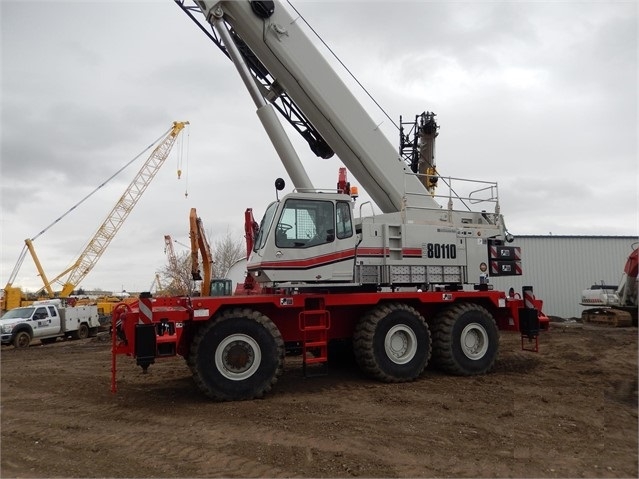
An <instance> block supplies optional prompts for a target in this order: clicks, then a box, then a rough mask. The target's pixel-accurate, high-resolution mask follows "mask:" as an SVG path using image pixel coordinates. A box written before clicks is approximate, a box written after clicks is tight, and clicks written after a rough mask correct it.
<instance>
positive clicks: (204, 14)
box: [111, 0, 548, 401]
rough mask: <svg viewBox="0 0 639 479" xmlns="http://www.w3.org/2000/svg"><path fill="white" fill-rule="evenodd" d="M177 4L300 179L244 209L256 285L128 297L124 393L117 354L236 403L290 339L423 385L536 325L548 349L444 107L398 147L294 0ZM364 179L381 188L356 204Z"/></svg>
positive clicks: (493, 196) (494, 211) (319, 364)
mask: <svg viewBox="0 0 639 479" xmlns="http://www.w3.org/2000/svg"><path fill="white" fill-rule="evenodd" d="M175 2H176V3H177V5H178V6H179V7H180V8H181V9H182V11H183V12H184V13H186V14H187V16H188V17H189V18H191V20H193V21H194V22H195V23H196V24H197V26H198V27H199V28H200V30H202V31H203V32H205V33H206V35H207V36H208V37H209V38H210V39H211V40H212V41H213V42H214V43H215V45H216V46H217V47H218V48H219V49H220V50H221V51H222V52H223V53H224V54H225V55H226V56H227V57H228V58H229V59H230V60H231V61H232V63H233V65H234V66H235V69H236V70H237V73H238V74H239V76H240V79H241V81H242V82H243V84H244V86H245V87H246V89H247V91H248V93H249V95H250V97H251V99H252V100H253V102H254V104H255V107H256V113H257V116H258V118H259V119H260V121H261V123H262V126H263V127H264V130H265V132H266V134H267V136H268V137H269V139H270V140H271V143H272V144H273V147H274V148H275V151H276V152H277V154H278V156H279V158H280V160H281V161H282V164H283V166H284V168H285V170H286V172H287V175H288V177H289V178H290V180H291V182H292V184H293V185H292V186H293V189H292V191H290V192H289V193H287V194H285V195H283V196H282V197H280V194H279V192H280V191H282V190H283V189H284V188H286V182H285V181H284V180H283V179H282V178H278V179H276V180H275V184H274V186H275V200H274V201H272V202H271V203H270V204H269V205H268V206H267V207H266V208H265V211H264V214H263V216H262V219H261V220H260V221H259V223H258V222H257V221H256V220H255V219H254V217H253V209H252V208H248V209H247V210H246V213H245V232H246V240H247V263H246V266H247V267H246V269H247V280H246V281H245V288H244V290H245V292H244V293H243V294H235V295H232V296H199V297H172V298H154V297H152V296H151V295H150V294H146V293H143V294H141V295H140V297H139V301H138V303H137V304H136V303H133V304H129V305H125V304H122V305H119V306H118V308H117V309H116V310H115V311H114V313H113V322H114V324H117V327H116V328H114V330H113V336H112V340H113V348H112V351H113V354H112V378H111V388H112V391H114V392H115V391H116V390H117V384H116V377H117V368H116V358H117V357H118V356H119V355H127V356H130V357H134V358H135V360H136V363H137V364H138V365H139V366H140V367H141V368H142V369H143V371H146V370H147V369H148V368H149V367H150V365H151V364H153V363H155V361H156V359H157V360H160V359H163V358H169V357H174V356H182V357H184V358H185V359H186V361H187V364H188V365H189V367H190V369H191V371H192V373H193V378H194V381H195V383H196V385H197V386H198V387H199V389H200V390H201V391H202V393H203V394H204V395H206V396H207V397H209V398H211V399H213V400H221V401H225V400H243V399H252V398H258V397H262V396H264V395H265V394H266V393H267V392H269V391H270V390H271V389H272V387H273V386H274V385H275V383H276V382H277V379H278V377H279V376H280V375H281V374H282V370H283V365H284V358H285V355H286V351H290V350H297V349H301V351H302V354H301V356H302V364H303V368H304V373H305V374H307V375H313V374H315V373H318V372H327V369H328V360H329V350H332V347H329V346H335V345H338V344H347V345H348V344H350V345H351V346H352V351H353V353H354V356H355V359H356V361H357V363H358V365H359V366H360V368H361V369H362V371H363V372H364V374H366V375H368V376H369V377H371V378H374V379H377V380H380V381H385V382H406V381H412V380H415V379H417V378H418V377H420V375H421V374H422V373H423V371H424V369H425V368H426V366H427V365H428V364H431V363H433V364H436V365H437V366H438V367H440V368H441V369H443V370H444V371H446V372H448V373H451V374H455V375H475V374H483V373H486V372H488V371H490V370H492V369H493V367H494V364H495V360H496V358H497V353H498V348H499V330H510V331H518V332H520V333H521V338H522V349H530V350H533V351H537V350H538V342H537V341H538V335H539V332H540V330H543V329H544V328H546V327H547V325H548V318H547V317H545V315H543V313H542V306H543V302H542V301H541V300H540V299H538V298H536V297H535V296H534V294H533V292H532V287H531V286H525V287H524V288H523V289H522V294H521V295H519V294H517V293H515V294H506V293H505V292H504V291H499V290H496V289H494V288H493V287H492V284H490V278H491V277H496V276H511V275H521V274H522V265H521V250H520V248H519V247H517V246H514V245H512V244H511V243H512V241H513V239H514V238H513V237H512V235H511V234H510V233H509V232H508V230H507V228H506V225H505V222H504V218H503V216H502V215H501V213H500V205H499V197H498V188H497V184H496V183H494V182H487V181H478V180H468V179H463V178H453V177H444V176H442V175H441V174H440V172H439V171H438V169H437V166H436V164H435V158H434V141H435V137H436V136H437V129H438V125H437V123H436V121H435V115H434V113H432V112H424V113H422V114H419V115H416V116H415V120H414V121H413V122H407V123H404V122H402V121H401V120H400V123H401V127H399V128H398V129H399V133H400V147H399V149H397V148H395V147H394V146H393V145H392V144H391V143H390V141H389V140H388V139H387V137H386V136H385V135H384V134H383V132H382V131H380V129H379V128H378V124H377V123H376V122H375V121H373V119H372V118H371V117H370V116H369V114H368V113H367V111H366V110H365V109H364V108H363V106H362V105H361V104H360V103H359V101H358V100H357V99H356V97H355V95H354V94H353V93H352V92H351V91H350V90H349V88H348V87H347V86H346V85H345V83H344V82H343V80H342V79H341V77H340V76H339V75H338V73H337V72H336V71H335V70H334V69H333V68H332V67H331V65H330V64H329V62H328V61H327V60H326V58H324V56H323V54H322V53H321V52H320V51H319V49H318V48H317V47H316V44H315V43H314V42H313V41H312V39H311V37H310V33H308V32H309V30H310V31H312V29H309V28H308V26H307V25H306V24H305V23H304V19H303V17H301V15H299V13H298V12H297V11H294V13H291V12H290V11H289V8H292V7H291V6H290V5H284V4H282V3H280V2H273V1H214V0H196V1H195V2H193V5H191V4H188V5H187V3H186V1H183V0H175ZM277 111H279V112H280V114H282V115H283V117H284V119H285V120H287V121H288V122H289V123H291V125H292V126H293V128H294V129H295V130H297V131H298V133H300V134H301V135H302V137H303V138H304V139H306V141H307V142H308V143H309V146H310V149H311V151H312V152H313V153H314V154H315V155H316V156H319V157H321V158H329V157H331V156H332V155H337V156H338V157H339V159H340V160H341V162H342V163H343V165H344V167H343V168H340V169H339V172H338V176H337V182H336V187H335V188H334V189H320V188H317V187H315V186H314V184H313V182H312V178H310V177H309V176H308V174H307V172H306V170H305V168H304V166H303V164H302V161H301V159H300V157H299V156H298V154H297V151H296V150H295V148H294V147H293V145H292V143H291V141H290V139H289V138H288V136H287V134H286V132H285V131H284V129H283V127H282V125H281V123H280V122H279V120H278V118H277ZM406 125H409V128H408V131H406V130H405V129H404V126H406ZM348 174H352V175H353V176H354V177H355V178H356V180H357V181H358V183H359V184H360V185H361V186H362V187H363V188H364V190H365V191H366V193H367V194H368V195H369V196H370V197H371V199H372V201H370V202H369V201H364V202H362V203H361V204H360V203H358V202H357V200H358V197H359V191H358V187H356V186H355V185H351V183H350V181H349V179H348ZM373 202H374V204H375V206H376V207H377V208H378V209H379V210H381V212H380V213H378V212H376V209H375V208H374V207H373ZM251 285H253V286H254V288H253V289H252V288H251ZM526 340H527V341H528V346H529V348H526V347H525V346H524V343H525V342H526ZM533 342H534V345H533V346H531V344H532V343H533Z"/></svg>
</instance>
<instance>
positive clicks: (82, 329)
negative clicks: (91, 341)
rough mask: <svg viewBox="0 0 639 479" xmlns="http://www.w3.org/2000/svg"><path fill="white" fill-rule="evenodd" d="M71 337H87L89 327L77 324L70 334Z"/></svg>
mask: <svg viewBox="0 0 639 479" xmlns="http://www.w3.org/2000/svg"><path fill="white" fill-rule="evenodd" d="M71 337H72V338H73V339H87V338H88V337H89V327H88V326H87V325H86V324H84V323H82V324H81V325H80V326H78V330H77V331H74V332H73V333H72V334H71Z"/></svg>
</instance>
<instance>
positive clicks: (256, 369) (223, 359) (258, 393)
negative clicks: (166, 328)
mask: <svg viewBox="0 0 639 479" xmlns="http://www.w3.org/2000/svg"><path fill="white" fill-rule="evenodd" d="M188 362H189V366H190V367H191V370H192V372H193V378H194V379H195V383H196V384H197V386H198V387H199V388H200V390H201V391H202V392H203V393H204V394H205V395H206V396H208V397H209V398H211V399H214V400H217V401H237V400H244V399H254V398H259V397H262V396H263V395H264V394H265V393H267V392H268V391H270V390H271V388H272V387H273V385H274V384H275V383H276V382H277V378H278V377H279V376H280V375H281V374H282V369H283V365H284V341H283V340H282V336H281V335H280V332H279V330H278V329H277V327H276V326H275V325H274V324H273V322H272V321H271V320H270V319H268V318H267V317H266V316H264V315H263V314H261V313H259V312H257V311H252V310H249V309H239V308H238V309H233V310H230V311H226V312H224V313H222V314H220V315H219V316H217V317H215V318H213V319H212V320H211V321H209V322H208V323H207V324H205V325H203V326H202V327H201V328H200V329H199V330H198V332H197V333H196V335H195V337H194V340H193V343H192V345H191V351H190V357H189V361H188Z"/></svg>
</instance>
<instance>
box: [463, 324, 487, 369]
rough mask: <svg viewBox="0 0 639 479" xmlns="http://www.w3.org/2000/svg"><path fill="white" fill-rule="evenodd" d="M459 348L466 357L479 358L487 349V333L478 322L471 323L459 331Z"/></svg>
mask: <svg viewBox="0 0 639 479" xmlns="http://www.w3.org/2000/svg"><path fill="white" fill-rule="evenodd" d="M460 342H461V349H462V351H463V353H464V355H465V356H466V357H467V358H468V359H473V360H475V359H481V358H483V357H484V355H485V354H486V351H488V343H489V340H488V333H487V332H486V329H485V328H484V327H483V326H482V325H481V324H478V323H471V324H469V325H468V326H466V327H465V328H464V329H463V331H462V333H461V338H460Z"/></svg>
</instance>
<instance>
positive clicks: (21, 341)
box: [18, 334, 30, 348]
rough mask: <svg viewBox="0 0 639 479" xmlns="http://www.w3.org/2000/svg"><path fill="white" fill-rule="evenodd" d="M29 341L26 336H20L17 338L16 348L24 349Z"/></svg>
mask: <svg viewBox="0 0 639 479" xmlns="http://www.w3.org/2000/svg"><path fill="white" fill-rule="evenodd" d="M29 339H30V338H29V335H28V334H20V335H19V336H18V347H20V348H26V347H27V346H28V345H29Z"/></svg>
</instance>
